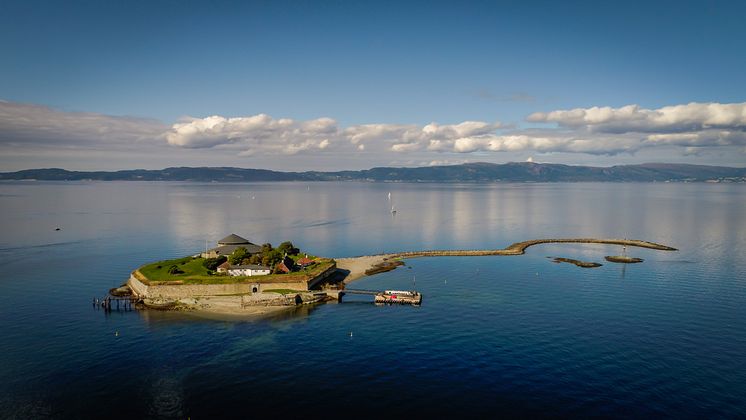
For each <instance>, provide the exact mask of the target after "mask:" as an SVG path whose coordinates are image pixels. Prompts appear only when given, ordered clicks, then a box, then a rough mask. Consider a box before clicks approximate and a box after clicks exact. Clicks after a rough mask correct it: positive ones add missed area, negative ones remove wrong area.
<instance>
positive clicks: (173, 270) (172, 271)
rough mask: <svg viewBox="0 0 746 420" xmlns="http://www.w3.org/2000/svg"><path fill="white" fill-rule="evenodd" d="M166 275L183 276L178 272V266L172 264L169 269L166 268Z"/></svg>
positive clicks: (181, 272)
mask: <svg viewBox="0 0 746 420" xmlns="http://www.w3.org/2000/svg"><path fill="white" fill-rule="evenodd" d="M168 274H184V272H183V271H181V270H179V266H177V265H176V264H174V265H172V266H171V267H168Z"/></svg>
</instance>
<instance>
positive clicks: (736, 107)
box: [527, 102, 746, 133]
mask: <svg viewBox="0 0 746 420" xmlns="http://www.w3.org/2000/svg"><path fill="white" fill-rule="evenodd" d="M527 120H528V121H530V122H555V123H557V124H559V125H560V126H563V127H571V128H578V127H586V128H589V129H591V130H596V131H602V132H609V133H629V132H640V133H657V132H664V133H665V132H683V131H698V130H707V129H712V128H723V129H732V130H743V129H745V128H746V103H734V104H720V103H696V102H692V103H689V104H685V105H674V106H666V107H662V108H658V109H645V108H641V107H640V106H638V105H627V106H623V107H621V108H611V107H592V108H576V109H571V110H558V111H551V112H547V113H544V112H537V113H534V114H531V115H529V116H528V118H527Z"/></svg>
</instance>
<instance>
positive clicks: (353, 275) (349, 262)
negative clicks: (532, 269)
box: [334, 238, 678, 283]
mask: <svg viewBox="0 0 746 420" xmlns="http://www.w3.org/2000/svg"><path fill="white" fill-rule="evenodd" d="M548 243H579V244H605V245H622V246H634V247H638V248H648V249H655V250H659V251H678V249H676V248H673V247H670V246H668V245H662V244H658V243H655V242H650V241H643V240H639V239H596V238H560V239H531V240H528V241H523V242H516V243H514V244H511V245H508V246H507V247H505V248H503V249H483V250H429V251H404V252H395V253H389V254H379V255H363V256H360V257H351V258H335V259H334V260H335V261H336V262H337V269H339V270H342V272H347V276H346V278H345V280H344V281H345V283H350V282H353V281H355V280H358V279H360V278H362V277H365V276H366V274H365V271H366V270H370V269H374V268H376V266H380V265H381V264H385V263H386V262H387V261H390V260H396V259H402V258H418V257H472V256H490V255H522V254H524V253H525V252H526V249H528V248H529V247H532V246H534V245H539V244H548ZM393 268H395V267H392V269H393Z"/></svg>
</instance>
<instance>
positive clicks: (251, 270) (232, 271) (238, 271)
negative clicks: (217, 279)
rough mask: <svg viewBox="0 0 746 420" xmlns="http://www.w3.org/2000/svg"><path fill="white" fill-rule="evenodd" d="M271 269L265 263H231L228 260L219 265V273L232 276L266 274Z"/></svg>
mask: <svg viewBox="0 0 746 420" xmlns="http://www.w3.org/2000/svg"><path fill="white" fill-rule="evenodd" d="M270 272H271V270H270V269H269V267H265V266H263V265H256V264H249V265H230V264H229V263H228V261H226V262H224V263H222V264H220V266H218V273H228V275H230V276H266V275H267V274H269V273H270Z"/></svg>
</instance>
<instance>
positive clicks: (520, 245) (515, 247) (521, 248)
mask: <svg viewBox="0 0 746 420" xmlns="http://www.w3.org/2000/svg"><path fill="white" fill-rule="evenodd" d="M556 243H577V244H606V245H624V246H636V247H640V248H649V249H657V250H660V251H678V250H677V249H676V248H672V247H670V246H667V245H661V244H657V243H655V242H648V241H641V240H638V239H593V238H569V239H567V238H565V239H532V240H530V241H523V242H516V243H514V244H511V245H508V246H507V247H505V248H503V249H482V250H479V249H477V250H442V251H407V252H398V253H394V254H390V255H392V256H394V258H397V257H398V258H414V257H439V256H442V257H445V256H480V255H522V254H524V253H526V249H527V248H529V247H531V246H534V245H540V244H556Z"/></svg>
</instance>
